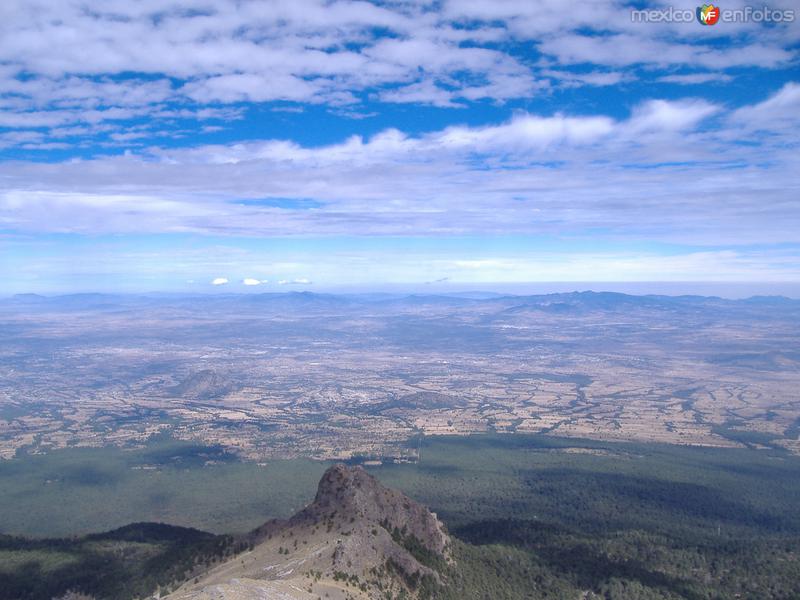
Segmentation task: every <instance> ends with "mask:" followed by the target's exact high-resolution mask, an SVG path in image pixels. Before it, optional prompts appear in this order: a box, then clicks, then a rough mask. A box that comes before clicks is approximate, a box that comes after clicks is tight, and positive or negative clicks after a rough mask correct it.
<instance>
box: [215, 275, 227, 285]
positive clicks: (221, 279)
mask: <svg viewBox="0 0 800 600" xmlns="http://www.w3.org/2000/svg"><path fill="white" fill-rule="evenodd" d="M227 283H228V280H227V279H226V278H225V277H215V278H214V279H212V280H211V285H225V284H227Z"/></svg>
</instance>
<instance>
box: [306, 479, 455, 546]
mask: <svg viewBox="0 0 800 600" xmlns="http://www.w3.org/2000/svg"><path fill="white" fill-rule="evenodd" d="M309 517H311V518H313V519H315V520H320V519H334V520H336V519H339V520H341V519H343V518H344V520H345V521H346V520H348V519H351V518H353V517H355V519H356V520H357V521H359V522H361V523H367V524H371V525H379V526H381V527H382V528H384V529H386V530H387V531H388V532H390V533H395V536H394V537H398V536H402V537H406V538H408V537H411V536H413V537H414V538H416V540H418V541H419V542H420V543H421V544H422V545H423V546H424V547H425V548H426V549H427V550H429V551H430V552H433V553H435V554H438V555H440V556H443V557H445V556H446V553H447V543H448V541H449V538H448V536H447V533H446V532H445V529H444V525H442V523H441V521H439V519H438V518H437V517H436V515H435V514H433V513H432V512H430V511H429V510H428V509H427V508H425V507H424V506H422V505H421V504H419V503H418V502H415V501H414V500H412V499H411V498H409V497H408V496H406V495H404V494H402V493H400V492H398V491H396V490H391V489H389V488H387V487H384V486H383V485H382V484H381V483H379V482H378V480H376V479H375V478H374V477H373V476H372V475H370V474H369V473H367V471H366V470H365V469H364V468H363V467H360V466H355V467H348V466H346V465H341V464H340V465H335V466H333V467H331V468H330V469H328V470H327V471H325V474H324V475H323V476H322V479H321V480H320V482H319V487H318V489H317V495H316V497H315V498H314V502H313V503H312V504H311V505H309V506H308V507H306V508H305V509H304V510H303V511H301V512H300V513H298V515H296V516H295V518H296V519H306V518H309Z"/></svg>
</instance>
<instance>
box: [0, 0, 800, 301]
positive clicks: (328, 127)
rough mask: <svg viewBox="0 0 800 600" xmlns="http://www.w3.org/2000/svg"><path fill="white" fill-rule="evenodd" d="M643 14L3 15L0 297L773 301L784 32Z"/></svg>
mask: <svg viewBox="0 0 800 600" xmlns="http://www.w3.org/2000/svg"><path fill="white" fill-rule="evenodd" d="M745 5H746V3H742V2H728V3H726V4H725V5H724V6H723V8H724V9H726V10H727V9H736V8H739V7H743V6H745ZM669 6H670V4H669V3H649V4H648V3H642V2H637V3H635V4H631V3H626V2H618V1H611V0H608V1H606V0H597V1H593V2H585V3H583V4H579V5H565V4H564V3H563V2H561V1H558V2H556V1H552V0H539V1H535V0H529V1H515V0H508V1H500V0H492V1H485V0H463V1H460V2H395V3H368V2H343V1H329V2H315V1H300V0H294V1H291V2H247V1H244V2H222V1H216V2H214V1H174V2H163V1H158V2H157V1H155V0H145V1H138V2H137V1H132V0H127V1H124V2H123V1H116V0H111V1H109V2H104V3H90V2H82V1H72V0H65V1H63V2H57V3H54V2H36V1H25V2H22V1H19V2H16V1H13V0H12V1H6V2H4V3H3V5H2V8H0V270H2V284H0V294H12V293H19V292H38V293H64V292H76V291H126V292H131V291H154V290H162V291H192V292H208V291H229V292H230V291H234V292H238V291H275V290H286V289H312V290H332V289H348V288H349V289H384V288H385V289H388V288H391V287H393V286H404V285H405V286H407V287H409V289H411V288H414V289H417V288H420V287H421V286H422V287H423V288H424V286H433V287H436V286H439V287H441V286H445V285H446V286H448V287H450V288H452V287H461V288H475V287H482V288H492V287H496V288H500V287H503V286H504V285H511V286H513V285H519V286H522V285H526V284H530V285H536V284H539V283H541V282H588V283H589V284H592V283H593V282H594V283H597V287H598V288H601V287H603V286H602V285H601V282H629V283H631V284H637V283H638V282H652V281H661V282H668V283H670V282H671V284H670V285H672V286H673V287H671V288H670V289H675V290H678V291H680V285H678V284H677V283H676V282H695V284H697V283H699V282H716V283H718V284H720V285H727V284H731V283H732V282H743V283H745V284H747V285H748V286H749V287H748V289H752V290H753V291H755V292H757V291H759V290H761V289H763V290H767V291H769V290H770V289H777V288H776V285H777V284H778V283H780V284H781V285H783V286H784V287H783V288H781V289H785V288H786V286H785V285H784V284H788V285H789V286H790V287H791V286H792V285H794V286H798V285H800V193H799V192H800V190H798V188H800V175H798V173H800V164H798V163H800V159H799V158H798V156H800V155H799V154H798V133H799V132H800V71H798V49H799V48H800V44H799V43H798V42H799V41H800V23H798V19H800V14H797V15H796V17H795V20H793V21H791V22H783V23H779V24H776V23H763V22H762V23H755V22H748V23H731V22H720V23H718V24H717V25H714V26H703V25H700V24H699V23H697V22H691V23H665V22H660V23H643V22H634V21H633V20H632V18H631V8H632V7H636V8H644V7H646V8H652V9H665V8H668V7H669ZM671 6H673V7H674V8H676V9H689V10H692V11H694V9H695V5H692V4H689V3H681V4H677V3H676V4H672V5H671ZM758 6H759V7H761V6H762V5H761V4H759V5H758ZM767 6H768V7H769V8H770V10H793V9H794V7H793V5H792V3H791V2H785V1H784V2H774V3H768V4H767ZM796 12H800V11H796ZM792 14H793V13H792ZM215 283H216V284H215ZM676 286H677V287H676ZM770 286H771V287H770ZM778 287H780V286H778ZM685 288H686V289H687V290H689V289H690V288H692V284H691V283H687V284H686V285H685ZM437 289H438V288H437ZM797 289H800V288H797Z"/></svg>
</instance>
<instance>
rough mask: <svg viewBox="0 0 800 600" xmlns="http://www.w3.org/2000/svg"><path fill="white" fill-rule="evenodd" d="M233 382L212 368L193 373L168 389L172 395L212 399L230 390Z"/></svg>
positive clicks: (195, 398) (232, 388)
mask: <svg viewBox="0 0 800 600" xmlns="http://www.w3.org/2000/svg"><path fill="white" fill-rule="evenodd" d="M233 390H234V386H233V384H232V383H231V382H230V381H228V380H227V379H226V378H225V377H223V376H222V375H220V374H219V373H217V372H216V371H214V370H212V369H203V370H202V371H197V372H196V373H193V374H192V375H190V376H189V377H187V378H186V379H184V380H183V381H182V382H181V383H179V384H178V385H176V386H173V387H172V388H170V389H169V390H168V391H169V393H171V394H172V395H175V396H179V397H181V398H188V399H191V400H213V399H215V398H219V397H221V396H224V395H226V394H228V393H229V392H232V391H233Z"/></svg>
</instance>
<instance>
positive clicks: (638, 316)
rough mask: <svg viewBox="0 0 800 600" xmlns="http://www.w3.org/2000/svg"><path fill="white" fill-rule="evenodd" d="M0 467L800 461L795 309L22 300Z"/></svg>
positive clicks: (654, 300) (792, 305) (756, 304)
mask: <svg viewBox="0 0 800 600" xmlns="http://www.w3.org/2000/svg"><path fill="white" fill-rule="evenodd" d="M0 327H1V328H2V330H3V334H4V344H3V348H2V356H1V357H0V369H2V379H0V456H2V457H3V458H4V459H10V458H13V457H14V456H16V455H18V453H20V452H23V453H31V454H36V453H47V452H50V451H53V450H57V449H60V448H70V447H103V446H118V447H121V448H131V447H137V446H142V445H143V444H144V443H145V442H146V441H147V440H148V439H149V438H151V437H154V436H159V435H161V436H164V435H166V436H168V437H171V438H174V439H177V440H184V441H187V442H193V443H197V444H203V445H209V446H212V445H216V446H219V447H220V448H222V449H224V451H225V452H227V453H230V454H232V455H236V456H237V457H239V458H240V459H242V460H247V461H254V462H263V461H266V460H268V459H272V458H297V457H309V458H313V459H319V460H348V459H356V458H357V459H360V460H370V461H412V462H414V461H416V460H417V459H418V449H417V446H418V443H417V442H418V439H419V438H420V436H436V435H468V434H479V433H487V432H497V433H551V434H553V435H557V436H572V437H577V438H589V439H596V440H621V441H640V442H643V441H653V442H666V443H670V444H691V445H698V446H712V447H731V448H735V447H743V446H752V447H756V448H763V447H779V448H783V449H785V450H787V451H789V452H792V453H795V454H798V453H800V442H799V441H798V434H799V433H800V398H798V397H797V395H796V390H797V389H800V368H799V367H800V351H799V350H798V348H800V301H796V300H790V299H787V298H782V297H754V298H751V299H748V300H724V299H721V298H704V297H692V296H685V297H667V296H629V295H623V294H613V293H596V292H582V293H564V294H553V295H543V296H501V295H491V294H462V295H453V296H423V295H410V296H403V295H388V294H386V295H382V294H374V295H367V294H363V295H350V296H336V295H325V294H312V293H308V292H305V293H290V294H256V295H224V296H193V297H184V296H163V295H150V296H147V295H139V296H135V295H128V296H126V295H93V294H87V295H72V296H61V297H51V298H46V297H39V296H31V295H28V296H26V295H22V296H16V297H14V298H11V299H8V300H4V301H2V303H0Z"/></svg>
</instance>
